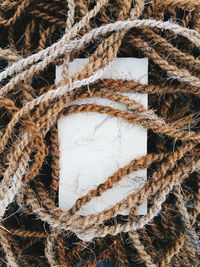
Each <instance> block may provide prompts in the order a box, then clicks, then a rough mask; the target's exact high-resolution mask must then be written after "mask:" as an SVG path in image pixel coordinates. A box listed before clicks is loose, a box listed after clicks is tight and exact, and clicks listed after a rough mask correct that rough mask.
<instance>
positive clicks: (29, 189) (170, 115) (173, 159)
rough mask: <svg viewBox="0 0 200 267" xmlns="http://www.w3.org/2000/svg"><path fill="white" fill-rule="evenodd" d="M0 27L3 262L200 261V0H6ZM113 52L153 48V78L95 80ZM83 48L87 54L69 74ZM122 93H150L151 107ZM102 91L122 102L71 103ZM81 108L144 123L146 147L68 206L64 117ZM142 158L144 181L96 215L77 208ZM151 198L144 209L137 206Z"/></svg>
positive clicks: (133, 53) (145, 52)
mask: <svg viewBox="0 0 200 267" xmlns="http://www.w3.org/2000/svg"><path fill="white" fill-rule="evenodd" d="M0 32H1V34H0V47H1V48H0V67H1V73H0V85H1V86H0V116H1V120H0V176H1V182H0V217H1V224H0V255H1V264H0V265H1V266H6V265H8V266H96V264H97V263H99V262H102V261H103V260H105V259H109V260H110V262H112V263H113V264H114V266H133V265H134V264H136V266H148V267H150V266H152V267H155V266H185V267H187V266H188V267H191V266H199V265H200V253H199V250H200V248H199V231H200V229H199V213H200V174H199V171H200V151H199V144H200V131H199V125H200V124H199V110H200V101H199V96H200V72H199V69H200V59H199V56H200V53H199V48H200V1H199V0H192V1H189V0H164V1H162V0H152V1H143V0H135V1H132V0H115V1H113V0H112V1H111V0H110V1H108V0H99V1H94V0H78V1H74V0H68V1H65V0H51V1H48V0H45V1H39V0H35V1H32V0H19V1H16V0H13V1H11V0H4V1H1V2H0ZM116 56H118V57H121V56H123V57H144V56H146V57H148V58H149V85H142V84H140V83H139V82H137V81H125V80H117V81H114V80H101V79H99V78H100V76H101V74H102V72H103V71H104V70H105V67H106V66H107V65H108V64H109V62H111V61H112V60H113V58H114V57H116ZM78 57H87V58H89V62H88V64H86V66H85V67H84V69H83V70H82V71H81V72H80V73H76V74H75V75H73V76H72V77H69V74H68V66H69V62H70V61H73V60H74V59H75V58H78ZM59 64H63V66H64V68H63V79H62V81H61V82H60V83H59V84H57V85H55V84H54V79H55V65H59ZM88 85H89V89H90V90H88ZM122 92H139V93H141V94H143V93H148V94H149V109H148V110H146V109H145V108H144V107H143V106H142V105H141V104H139V103H137V102H135V101H133V100H131V99H129V98H128V97H126V96H123V95H122ZM94 96H95V97H100V98H106V99H109V100H112V101H115V102H118V103H121V104H123V105H124V106H125V107H126V110H125V111H121V110H117V109H114V108H111V107H105V106H100V105H94V104H83V105H75V104H73V101H74V100H76V99H80V98H90V97H94ZM69 104H70V105H69ZM79 112H98V113H102V114H107V115H109V116H112V117H118V118H121V119H122V120H125V121H127V122H128V123H130V124H133V125H134V124H140V125H142V126H143V127H144V128H146V129H148V154H147V155H146V156H143V157H141V158H138V159H133V160H132V161H131V162H130V163H129V164H128V165H127V166H124V167H123V168H120V169H119V170H117V171H116V173H114V174H113V175H111V176H110V177H108V178H107V180H106V181H105V182H104V183H103V184H100V185H98V186H97V188H94V189H92V190H91V191H90V192H88V194H87V195H85V196H83V197H81V198H80V199H78V200H77V202H76V203H75V205H74V206H73V207H71V208H70V210H69V211H68V212H63V211H62V210H60V209H59V208H58V199H57V194H58V183H59V143H58V136H57V121H58V119H59V118H60V117H61V116H69V115H70V114H72V113H79ZM144 168H147V169H148V181H147V182H146V183H145V184H144V186H143V187H142V188H141V189H140V190H138V191H137V192H136V193H131V194H130V195H129V196H128V197H127V198H126V199H124V200H123V201H121V202H119V203H117V204H116V205H114V206H112V207H110V208H109V209H108V210H104V211H102V212H100V213H98V214H95V215H88V216H79V215H77V214H76V212H77V211H78V210H79V209H80V208H81V207H82V206H83V205H85V204H86V203H88V202H89V201H90V200H91V199H92V198H94V197H98V196H100V195H101V194H102V193H103V192H104V191H106V190H108V189H110V188H112V186H113V185H114V184H115V183H117V182H118V181H120V180H121V179H123V178H124V177H125V176H126V175H127V174H130V173H131V172H134V171H136V170H138V169H144ZM145 200H148V213H147V215H143V216H138V215H136V214H137V208H138V206H139V205H140V204H141V203H143V202H144V201H145ZM123 210H129V211H130V213H129V215H128V216H122V215H119V214H120V212H121V211H123ZM134 266H135V265H134Z"/></svg>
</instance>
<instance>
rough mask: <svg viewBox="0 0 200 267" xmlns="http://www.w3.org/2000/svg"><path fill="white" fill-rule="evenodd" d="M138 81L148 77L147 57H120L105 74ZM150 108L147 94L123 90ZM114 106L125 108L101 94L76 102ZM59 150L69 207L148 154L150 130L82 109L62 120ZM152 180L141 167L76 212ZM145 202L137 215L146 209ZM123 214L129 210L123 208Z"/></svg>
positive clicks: (105, 204) (64, 201)
mask: <svg viewBox="0 0 200 267" xmlns="http://www.w3.org/2000/svg"><path fill="white" fill-rule="evenodd" d="M86 63H87V59H75V60H74V61H73V62H72V63H70V65H69V74H70V75H73V74H74V73H76V72H78V71H80V70H81V69H82V68H83V66H84V65H85V64H86ZM61 75H62V66H57V67H56V83H57V82H59V81H60V79H61ZM105 78H112V79H125V80H135V81H139V82H140V83H142V84H147V82H148V59H147V58H142V59H138V58H115V59H114V60H113V61H112V62H111V64H110V65H109V66H108V67H107V69H106V70H105V71H104V73H103V75H102V76H101V79H105ZM124 95H127V96H129V97H130V98H131V99H134V100H136V101H138V102H140V103H141V104H143V105H144V106H145V107H146V108H147V94H137V93H124ZM88 103H94V104H98V105H105V106H111V107H114V108H118V109H121V110H126V107H125V106H124V105H122V104H119V103H114V102H112V101H109V100H107V99H102V98H88V99H81V100H76V101H74V102H73V103H72V104H88ZM58 137H59V144H60V147H59V150H60V180H59V207H60V208H61V209H63V210H65V211H67V210H68V209H69V208H71V207H72V206H73V205H74V204H75V202H76V200H77V199H78V198H80V197H82V196H84V195H86V194H87V192H88V191H89V190H91V189H94V188H96V187H97V186H98V185H99V184H101V183H103V182H105V181H106V179H107V178H108V177H109V176H110V175H112V174H113V173H115V172H116V171H117V170H118V169H119V168H121V167H124V166H125V165H127V164H129V163H130V161H131V160H133V159H135V158H138V157H140V156H143V155H146V153H147V130H145V129H144V128H142V127H141V126H139V125H132V124H129V123H127V122H125V121H123V120H122V119H120V118H113V117H111V116H109V115H107V114H99V113H92V112H91V113H78V114H72V115H69V116H66V117H62V118H61V119H59V121H58ZM146 179H147V170H146V169H144V170H138V171H136V172H133V173H132V174H130V175H128V176H127V177H124V178H123V179H122V180H121V181H120V182H118V183H116V184H115V185H114V186H113V188H112V189H110V190H108V191H106V192H104V193H103V194H102V195H101V196H100V197H97V198H94V199H92V200H91V201H90V202H89V203H87V204H86V205H85V206H83V207H82V208H81V209H80V211H78V212H77V214H80V215H88V214H95V213H98V212H100V211H102V210H105V209H108V208H109V207H111V206H112V205H114V204H116V203H117V202H119V201H121V200H122V199H124V198H126V197H127V196H128V195H129V194H130V193H133V192H135V191H136V190H138V189H139V188H140V187H141V186H142V185H143V184H144V183H145V181H146ZM146 212H147V203H144V204H143V205H142V206H141V207H140V208H139V211H138V214H141V215H142V214H146ZM122 214H127V211H124V212H123V213H122Z"/></svg>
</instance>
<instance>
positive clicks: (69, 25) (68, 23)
mask: <svg viewBox="0 0 200 267" xmlns="http://www.w3.org/2000/svg"><path fill="white" fill-rule="evenodd" d="M67 4H68V13H67V21H66V28H65V33H67V32H68V31H69V30H70V29H71V28H72V25H73V23H74V14H75V3H74V0H67ZM63 61H64V62H63V69H62V77H63V78H64V79H67V78H69V62H70V55H69V54H67V55H65V56H64V60H63Z"/></svg>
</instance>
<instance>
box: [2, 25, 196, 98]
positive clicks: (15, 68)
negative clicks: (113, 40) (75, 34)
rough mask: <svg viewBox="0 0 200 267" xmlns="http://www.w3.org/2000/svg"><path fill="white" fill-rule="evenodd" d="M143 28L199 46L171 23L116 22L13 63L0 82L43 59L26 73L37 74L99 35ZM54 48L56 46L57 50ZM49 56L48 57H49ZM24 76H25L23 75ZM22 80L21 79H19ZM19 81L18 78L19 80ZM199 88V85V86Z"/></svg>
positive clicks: (192, 35)
mask: <svg viewBox="0 0 200 267" xmlns="http://www.w3.org/2000/svg"><path fill="white" fill-rule="evenodd" d="M143 27H150V28H158V29H163V30H170V31H172V32H174V33H175V34H177V35H180V36H183V37H185V38H187V39H188V40H189V41H191V42H192V43H194V44H195V45H196V46H197V47H199V46H200V34H199V33H198V32H197V31H195V30H190V29H187V28H184V27H181V26H179V25H177V24H174V23H171V22H168V21H167V22H162V21H156V20H134V21H129V20H127V21H117V22H115V23H111V24H107V25H105V26H101V27H99V28H96V29H93V30H91V31H90V32H89V33H87V34H85V35H84V36H83V37H82V38H80V39H78V40H72V41H69V39H67V40H66V42H68V43H65V42H64V43H63V40H62V39H63V38H64V36H65V35H64V36H63V38H62V39H61V40H60V41H58V42H57V43H56V44H54V45H52V46H51V47H48V48H46V49H44V50H42V51H40V52H38V53H37V54H35V55H32V56H29V57H28V58H26V59H23V60H20V61H18V62H17V63H14V64H13V65H12V66H10V67H8V68H7V69H6V70H5V71H3V72H2V73H0V81H2V80H3V79H5V78H7V77H8V76H11V75H13V74H14V73H18V72H19V71H22V70H23V69H26V68H28V67H29V66H30V65H32V64H34V63H37V62H38V61H40V60H42V59H44V58H45V59H44V61H42V62H39V63H38V64H37V65H36V66H32V67H31V68H30V70H29V72H27V73H30V72H31V73H33V72H34V71H36V72H37V70H38V68H40V67H41V68H42V69H44V68H45V67H46V66H47V65H48V64H49V63H50V62H51V61H53V60H54V59H56V58H57V57H59V56H61V55H63V54H65V53H70V52H72V51H73V50H74V49H81V48H82V47H83V46H85V45H86V44H88V43H89V42H90V41H91V40H93V39H94V38H97V37H98V36H99V35H104V34H107V33H110V32H112V31H121V30H129V29H131V28H143ZM55 46H58V48H57V47H56V48H55ZM49 54H50V55H49ZM25 76H26V75H25ZM23 78H24V75H23V77H21V79H23ZM19 80H20V78H19ZM199 86H200V85H199ZM1 90H2V91H1V94H4V93H5V92H4V90H3V88H2V89H1Z"/></svg>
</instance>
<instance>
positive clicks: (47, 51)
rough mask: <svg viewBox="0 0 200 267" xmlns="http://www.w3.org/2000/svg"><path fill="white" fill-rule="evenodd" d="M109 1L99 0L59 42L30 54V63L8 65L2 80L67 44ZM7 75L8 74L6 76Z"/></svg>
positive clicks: (0, 75) (0, 77)
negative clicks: (6, 72)
mask: <svg viewBox="0 0 200 267" xmlns="http://www.w3.org/2000/svg"><path fill="white" fill-rule="evenodd" d="M107 2H108V0H100V1H98V2H97V4H96V6H95V7H94V8H93V9H92V10H90V11H89V12H88V13H87V14H86V15H85V16H84V17H83V18H82V19H81V21H79V22H78V23H77V24H76V25H74V27H73V28H72V29H71V30H70V31H69V32H68V33H67V34H64V35H63V37H62V38H61V39H60V41H58V42H57V43H54V44H53V45H52V46H50V47H48V48H46V49H43V50H41V51H40V52H38V53H36V54H35V55H32V56H29V57H28V58H27V59H28V61H29V62H28V65H26V63H25V62H24V61H23V60H20V61H19V62H18V63H19V64H17V63H16V64H17V65H16V66H13V67H12V66H11V67H8V68H7V70H8V75H7V74H3V72H2V73H1V74H0V81H2V80H3V79H5V78H6V77H8V76H11V75H13V74H14V73H15V72H19V71H21V70H23V69H26V68H27V67H28V66H29V65H32V64H33V63H36V62H38V61H40V60H42V59H45V58H46V57H47V56H48V55H49V54H51V53H53V52H54V51H56V50H57V49H58V48H59V47H60V46H63V45H65V43H66V42H68V41H69V40H70V39H71V38H74V37H75V36H76V34H77V33H78V32H79V31H80V30H81V29H82V28H83V27H84V26H85V25H86V24H87V23H88V22H89V21H90V19H91V18H93V17H94V16H96V14H97V13H98V12H99V11H100V9H101V8H102V7H103V6H104V5H105V4H106V3H107ZM6 75H7V76H6Z"/></svg>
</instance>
